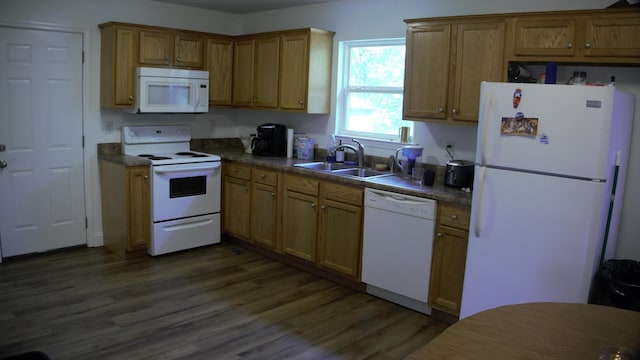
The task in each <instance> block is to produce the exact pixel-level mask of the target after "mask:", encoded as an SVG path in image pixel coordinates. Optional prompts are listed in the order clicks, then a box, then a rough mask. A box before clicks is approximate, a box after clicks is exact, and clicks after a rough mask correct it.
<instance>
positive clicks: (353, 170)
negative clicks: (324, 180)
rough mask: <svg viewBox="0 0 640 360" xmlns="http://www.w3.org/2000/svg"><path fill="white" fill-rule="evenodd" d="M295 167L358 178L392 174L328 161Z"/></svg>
mask: <svg viewBox="0 0 640 360" xmlns="http://www.w3.org/2000/svg"><path fill="white" fill-rule="evenodd" d="M293 166H295V167H300V168H304V169H309V170H315V171H321V172H324V173H330V174H332V175H337V176H350V177H357V178H370V177H374V176H388V175H391V174H390V173H388V172H385V171H376V170H372V169H365V168H359V167H357V166H355V165H348V164H343V163H328V162H310V163H301V164H294V165H293Z"/></svg>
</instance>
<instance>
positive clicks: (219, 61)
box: [205, 39, 233, 106]
mask: <svg viewBox="0 0 640 360" xmlns="http://www.w3.org/2000/svg"><path fill="white" fill-rule="evenodd" d="M232 69H233V41H232V40H230V39H208V40H207V62H206V66H205V70H209V105H212V106H216V105H222V106H224V105H231V83H232V82H231V74H232Z"/></svg>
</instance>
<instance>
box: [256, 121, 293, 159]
mask: <svg viewBox="0 0 640 360" xmlns="http://www.w3.org/2000/svg"><path fill="white" fill-rule="evenodd" d="M257 133H258V135H257V136H256V137H255V138H253V140H251V153H252V154H253V155H262V156H286V155H287V127H286V126H284V125H282V124H262V125H260V126H258V128H257Z"/></svg>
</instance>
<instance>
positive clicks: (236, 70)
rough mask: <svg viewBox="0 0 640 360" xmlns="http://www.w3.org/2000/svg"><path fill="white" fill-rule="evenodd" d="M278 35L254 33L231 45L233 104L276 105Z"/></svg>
mask: <svg viewBox="0 0 640 360" xmlns="http://www.w3.org/2000/svg"><path fill="white" fill-rule="evenodd" d="M279 61H280V37H279V36H277V35H275V36H258V37H256V38H249V39H243V40H238V41H236V42H235V45H234V64H233V105H235V106H247V107H261V108H276V107H277V106H278V71H279Z"/></svg>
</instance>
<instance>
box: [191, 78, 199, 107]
mask: <svg viewBox="0 0 640 360" xmlns="http://www.w3.org/2000/svg"><path fill="white" fill-rule="evenodd" d="M192 86H193V92H194V96H193V97H194V104H193V105H194V106H193V110H197V109H198V108H199V107H200V89H199V85H198V84H193V85H192Z"/></svg>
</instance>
